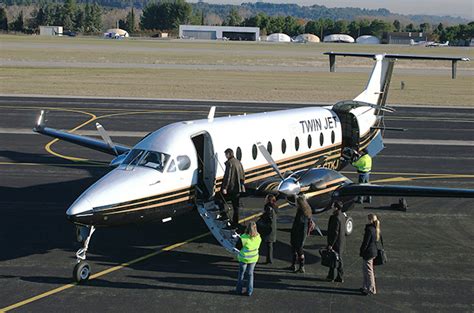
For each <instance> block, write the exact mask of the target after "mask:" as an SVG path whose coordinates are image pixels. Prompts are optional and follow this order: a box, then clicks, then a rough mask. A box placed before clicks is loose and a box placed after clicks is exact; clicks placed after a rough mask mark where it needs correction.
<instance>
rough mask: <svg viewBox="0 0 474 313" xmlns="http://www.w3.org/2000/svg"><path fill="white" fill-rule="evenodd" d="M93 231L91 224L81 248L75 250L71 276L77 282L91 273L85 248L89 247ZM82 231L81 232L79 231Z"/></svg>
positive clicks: (81, 281) (85, 278)
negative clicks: (74, 262) (74, 263)
mask: <svg viewBox="0 0 474 313" xmlns="http://www.w3.org/2000/svg"><path fill="white" fill-rule="evenodd" d="M94 231H95V227H94V226H91V227H90V230H89V234H88V235H87V238H86V240H84V245H83V247H82V248H81V249H79V250H77V252H76V260H77V264H76V266H74V270H73V271H72V277H73V279H74V280H75V281H76V282H77V283H83V282H86V281H87V280H89V277H90V275H91V266H90V265H89V263H87V262H86V257H87V255H86V254H87V249H88V248H89V242H90V240H91V237H92V234H93V233H94ZM81 233H82V232H81Z"/></svg>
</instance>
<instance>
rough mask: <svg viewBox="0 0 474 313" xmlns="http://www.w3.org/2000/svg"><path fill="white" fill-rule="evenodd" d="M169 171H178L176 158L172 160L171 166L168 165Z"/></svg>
mask: <svg viewBox="0 0 474 313" xmlns="http://www.w3.org/2000/svg"><path fill="white" fill-rule="evenodd" d="M168 172H176V164H175V163H174V160H171V163H170V166H169V167H168Z"/></svg>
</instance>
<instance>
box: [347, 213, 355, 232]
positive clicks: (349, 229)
mask: <svg viewBox="0 0 474 313" xmlns="http://www.w3.org/2000/svg"><path fill="white" fill-rule="evenodd" d="M345 227H346V236H350V235H351V234H352V231H353V230H354V220H353V219H352V217H350V216H348V217H347V218H346V225H345Z"/></svg>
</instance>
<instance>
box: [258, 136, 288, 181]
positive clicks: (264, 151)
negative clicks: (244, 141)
mask: <svg viewBox="0 0 474 313" xmlns="http://www.w3.org/2000/svg"><path fill="white" fill-rule="evenodd" d="M257 147H258V149H259V150H260V152H261V153H262V155H263V157H264V158H265V160H267V162H268V163H269V164H270V165H271V166H272V167H273V169H274V170H275V172H276V173H277V174H278V176H280V178H281V179H282V180H284V179H285V177H284V176H283V174H282V173H281V172H280V169H279V168H278V166H277V164H276V163H275V160H273V158H272V156H271V155H270V153H269V152H268V150H267V148H265V147H264V146H263V145H262V143H261V142H257Z"/></svg>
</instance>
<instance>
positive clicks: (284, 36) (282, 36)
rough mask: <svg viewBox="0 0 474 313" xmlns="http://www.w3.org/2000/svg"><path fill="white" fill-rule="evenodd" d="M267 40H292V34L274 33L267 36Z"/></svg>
mask: <svg viewBox="0 0 474 313" xmlns="http://www.w3.org/2000/svg"><path fill="white" fill-rule="evenodd" d="M267 41H270V42H291V38H290V36H288V35H287V34H282V33H274V34H271V35H269V36H268V37H267Z"/></svg>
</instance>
